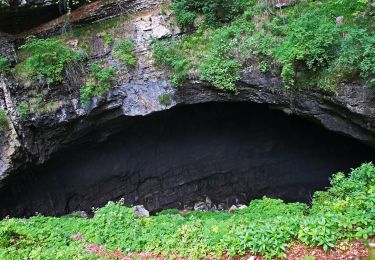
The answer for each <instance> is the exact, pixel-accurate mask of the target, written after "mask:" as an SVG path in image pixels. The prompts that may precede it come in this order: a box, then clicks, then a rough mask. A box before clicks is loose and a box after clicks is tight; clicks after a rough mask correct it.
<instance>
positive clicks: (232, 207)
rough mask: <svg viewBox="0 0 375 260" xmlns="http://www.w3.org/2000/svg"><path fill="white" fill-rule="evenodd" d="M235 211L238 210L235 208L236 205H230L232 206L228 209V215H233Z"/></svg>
mask: <svg viewBox="0 0 375 260" xmlns="http://www.w3.org/2000/svg"><path fill="white" fill-rule="evenodd" d="M237 209H238V208H237V206H236V205H232V206H231V207H230V208H229V210H228V212H229V213H234V212H235V211H236V210H237Z"/></svg>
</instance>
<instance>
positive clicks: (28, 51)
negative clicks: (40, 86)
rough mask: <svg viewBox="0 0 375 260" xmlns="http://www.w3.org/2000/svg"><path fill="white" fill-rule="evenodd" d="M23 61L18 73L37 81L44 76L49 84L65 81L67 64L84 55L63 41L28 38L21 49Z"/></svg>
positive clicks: (18, 67)
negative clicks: (64, 74) (63, 73)
mask: <svg viewBox="0 0 375 260" xmlns="http://www.w3.org/2000/svg"><path fill="white" fill-rule="evenodd" d="M20 50H21V56H23V58H24V61H22V62H21V63H20V64H19V65H18V66H17V69H16V72H18V73H21V74H26V75H27V76H28V77H31V78H33V79H35V78H36V77H37V76H40V75H42V76H44V77H45V78H46V79H47V82H48V84H55V83H59V82H61V81H62V80H63V78H62V72H63V70H64V67H65V65H66V64H67V63H69V62H72V61H74V60H80V59H82V58H83V57H82V54H80V53H77V52H75V51H73V50H72V49H70V48H68V47H67V46H65V44H64V42H63V41H62V40H57V39H36V38H33V37H31V38H28V39H27V41H26V43H25V44H24V45H22V46H21V47H20Z"/></svg>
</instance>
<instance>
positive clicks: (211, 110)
mask: <svg viewBox="0 0 375 260" xmlns="http://www.w3.org/2000/svg"><path fill="white" fill-rule="evenodd" d="M113 124H114V122H112V126H113ZM115 124H116V125H121V131H120V133H119V134H116V135H114V136H112V137H110V138H109V139H107V140H106V141H103V142H101V143H97V142H96V141H95V140H97V139H98V138H97V136H96V135H95V134H92V136H90V138H91V139H92V141H91V142H88V143H86V144H84V145H80V146H78V147H74V148H71V149H70V150H68V151H64V152H61V153H60V154H57V155H55V156H54V158H52V159H51V160H50V161H48V162H47V163H45V164H44V165H42V166H39V167H36V168H34V169H31V168H30V169H29V170H26V171H25V172H21V173H19V174H17V175H14V176H13V178H8V180H7V182H6V183H4V185H3V187H2V188H1V189H0V205H1V207H0V208H1V212H0V214H1V215H2V216H5V215H16V216H27V215H30V214H33V213H34V212H36V211H37V212H40V213H43V214H49V215H62V214H67V213H69V212H72V211H76V210H90V209H91V208H92V207H99V206H103V205H104V204H105V203H107V201H109V200H119V199H120V198H125V202H126V204H128V205H131V204H133V205H134V204H143V205H145V207H146V208H148V209H149V210H151V211H158V210H161V209H166V208H183V207H185V206H188V205H193V204H194V203H195V202H198V201H204V200H205V198H206V196H208V197H209V198H210V199H211V200H212V201H213V202H214V203H219V202H224V203H228V204H231V203H235V202H237V203H248V202H249V201H250V200H251V199H254V198H260V197H262V196H269V197H272V198H281V199H284V200H286V201H290V202H292V201H301V202H308V201H310V200H311V196H312V195H313V193H314V191H316V190H324V189H325V187H327V186H328V185H329V177H330V176H331V175H332V173H335V172H338V171H348V170H349V169H350V168H352V167H357V166H359V165H360V164H361V163H363V162H368V161H372V160H373V159H374V158H375V152H374V151H375V150H374V149H373V148H371V147H368V146H366V145H364V144H362V143H359V142H357V141H355V140H353V139H351V138H347V137H344V136H341V135H338V134H335V133H333V132H329V131H328V130H326V129H324V128H322V127H321V126H319V125H317V124H314V123H312V122H309V121H307V120H304V119H301V118H297V117H294V116H288V115H286V114H284V113H282V112H280V111H274V110H269V109H268V108H267V106H263V105H259V104H250V103H206V104H198V105H186V106H180V107H175V108H173V109H170V110H167V111H162V112H158V113H154V114H151V115H148V116H145V117H124V118H122V119H121V121H120V122H118V121H117V122H116V123H115ZM105 129H107V131H108V127H104V128H103V130H98V132H100V131H105Z"/></svg>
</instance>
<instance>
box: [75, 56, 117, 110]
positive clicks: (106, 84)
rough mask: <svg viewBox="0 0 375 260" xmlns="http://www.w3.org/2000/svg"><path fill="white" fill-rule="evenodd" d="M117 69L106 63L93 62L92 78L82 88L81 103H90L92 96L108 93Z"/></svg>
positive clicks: (91, 67) (91, 68)
mask: <svg viewBox="0 0 375 260" xmlns="http://www.w3.org/2000/svg"><path fill="white" fill-rule="evenodd" d="M116 71H117V70H116V69H115V68H112V67H109V66H106V65H105V64H99V63H93V64H91V66H90V77H91V78H90V80H89V81H88V82H87V83H86V85H85V86H84V87H82V88H81V104H82V105H88V104H89V103H90V100H91V98H92V97H96V96H100V95H103V94H104V93H106V92H107V91H108V90H109V89H110V88H111V87H112V83H113V81H114V80H115V77H114V76H115V73H116Z"/></svg>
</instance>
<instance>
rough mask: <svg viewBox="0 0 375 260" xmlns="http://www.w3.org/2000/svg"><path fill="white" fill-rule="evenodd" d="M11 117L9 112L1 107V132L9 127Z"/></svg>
mask: <svg viewBox="0 0 375 260" xmlns="http://www.w3.org/2000/svg"><path fill="white" fill-rule="evenodd" d="M8 125H9V118H8V114H7V112H5V110H4V109H2V108H0V133H3V132H5V130H7V129H8Z"/></svg>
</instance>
